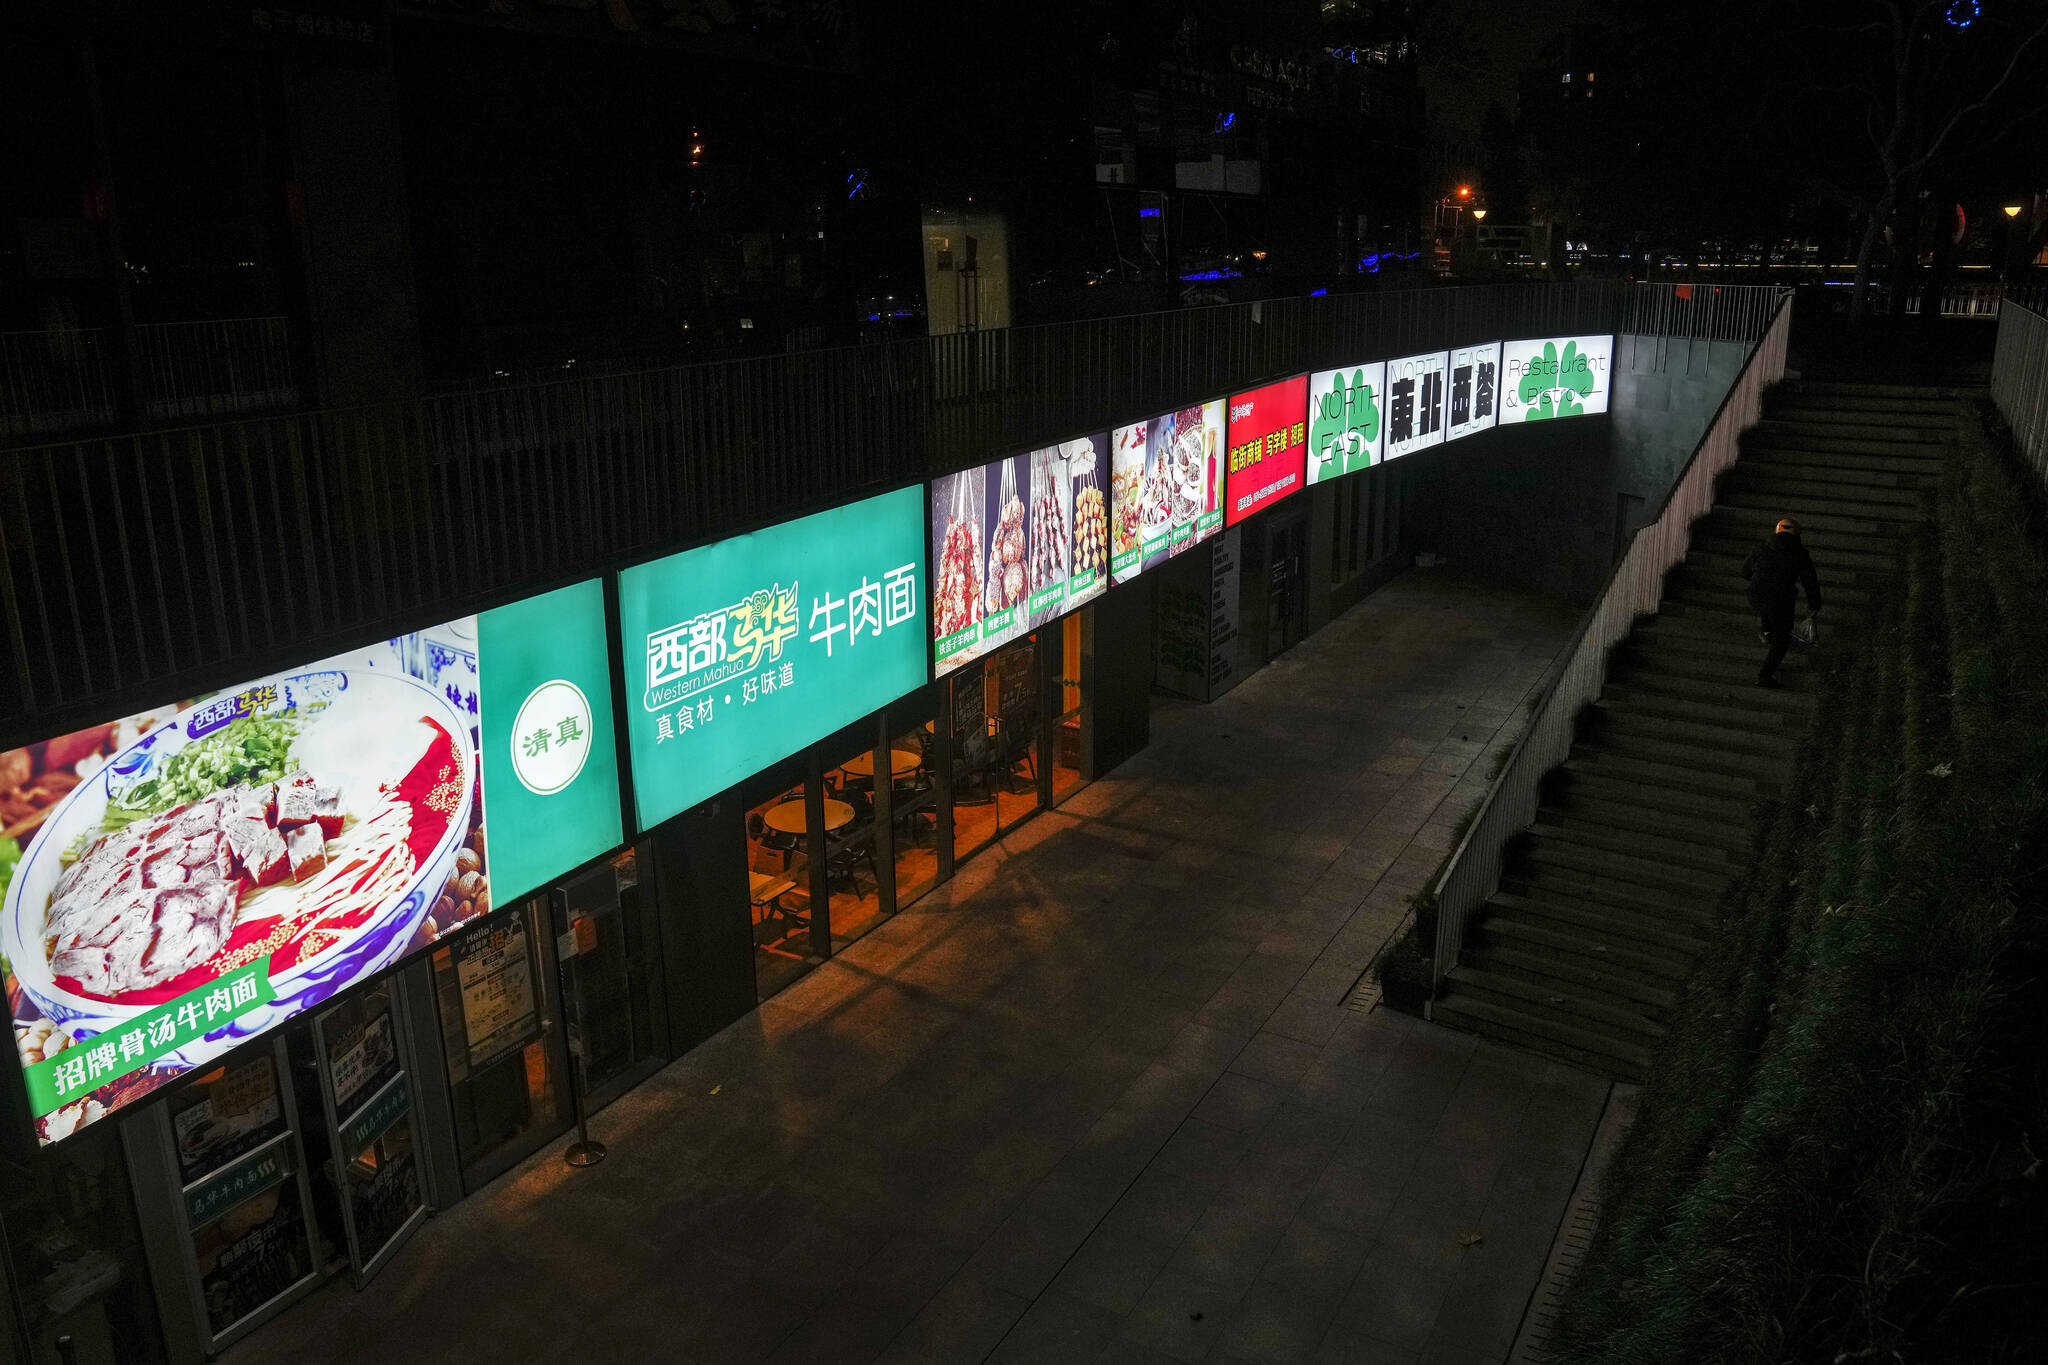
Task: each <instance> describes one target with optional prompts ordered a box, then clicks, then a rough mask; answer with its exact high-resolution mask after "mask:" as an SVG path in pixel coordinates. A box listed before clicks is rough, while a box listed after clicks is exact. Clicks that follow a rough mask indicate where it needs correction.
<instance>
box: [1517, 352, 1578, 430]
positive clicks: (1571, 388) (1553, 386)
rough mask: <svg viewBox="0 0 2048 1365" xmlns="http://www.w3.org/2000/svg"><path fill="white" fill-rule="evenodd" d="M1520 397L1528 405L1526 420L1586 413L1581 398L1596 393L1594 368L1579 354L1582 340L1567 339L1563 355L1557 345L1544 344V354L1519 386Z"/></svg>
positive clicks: (1524, 414) (1574, 415)
mask: <svg viewBox="0 0 2048 1365" xmlns="http://www.w3.org/2000/svg"><path fill="white" fill-rule="evenodd" d="M1518 388H1519V390H1520V395H1521V399H1522V401H1523V402H1524V403H1526V404H1528V405H1529V410H1528V411H1527V412H1525V413H1523V414H1522V420H1523V421H1524V422H1543V421H1548V420H1549V419H1551V418H1553V417H1578V416H1581V415H1583V414H1584V413H1585V411H1586V407H1585V404H1583V403H1581V402H1580V401H1579V400H1580V399H1581V398H1590V397H1591V396H1592V394H1593V367H1592V365H1591V364H1589V363H1588V362H1587V360H1586V359H1585V357H1583V356H1581V355H1580V354H1579V343H1578V342H1576V341H1567V342H1566V343H1565V344H1564V356H1563V357H1562V358H1561V359H1560V357H1559V356H1558V354H1557V344H1556V343H1555V342H1550V341H1546V342H1544V343H1543V357H1542V359H1540V360H1538V361H1536V362H1535V363H1534V364H1532V365H1530V366H1529V368H1528V370H1527V371H1526V372H1525V373H1524V374H1523V375H1522V382H1521V384H1520V385H1519V386H1518Z"/></svg>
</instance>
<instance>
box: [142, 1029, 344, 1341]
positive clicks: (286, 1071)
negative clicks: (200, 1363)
mask: <svg viewBox="0 0 2048 1365" xmlns="http://www.w3.org/2000/svg"><path fill="white" fill-rule="evenodd" d="M298 1116H299V1107H298V1101H297V1096H296V1093H295V1091H294V1090H293V1087H292V1076H291V1068H290V1066H289V1064H288V1062H287V1061H286V1051H285V1039H284V1038H282V1037H278V1038H273V1039H271V1040H270V1041H268V1042H266V1043H262V1044H258V1045H256V1046H254V1047H251V1048H249V1049H245V1050H243V1051H241V1052H238V1053H236V1054H235V1055H234V1056H233V1057H231V1058H230V1059H229V1060H228V1061H227V1062H225V1063H224V1064H222V1065H221V1066H218V1067H215V1068H214V1069H213V1070H211V1071H209V1072H206V1073H204V1074H203V1075H200V1076H198V1077H195V1078H194V1079H193V1080H191V1081H189V1082H187V1083H185V1084H184V1085H182V1086H181V1087H180V1088H179V1089H178V1091H177V1093H176V1094H174V1095H172V1096H171V1097H170V1098H169V1099H168V1100H167V1101H166V1102H165V1103H163V1104H160V1105H155V1106H152V1107H151V1108H149V1109H147V1110H145V1111H144V1112H143V1113H141V1114H138V1115H136V1116H135V1118H134V1119H132V1120H130V1122H129V1124H128V1125H127V1127H126V1128H125V1129H124V1130H123V1135H124V1137H125V1139H126V1141H127V1146H128V1162H129V1168H130V1171H131V1173H132V1175H133V1178H134V1184H135V1191H136V1204H137V1211H138V1212H139V1213H140V1214H141V1216H142V1220H143V1228H144V1234H143V1235H144V1238H145V1240H146V1242H147V1246H148V1251H149V1258H150V1268H151V1278H152V1279H153V1280H154V1281H155V1283H156V1290H157V1299H158V1303H159V1306H160V1307H161V1309H162V1312H163V1315H164V1319H165V1322H166V1324H167V1326H168V1327H169V1328H170V1330H171V1332H172V1334H173V1335H174V1336H175V1337H176V1338H178V1339H179V1341H180V1342H181V1344H182V1346H183V1347H184V1349H183V1350H179V1349H177V1348H174V1351H173V1354H174V1355H191V1356H196V1355H199V1354H206V1355H211V1354H214V1353H216V1352H218V1351H220V1350H222V1349H223V1348H225V1347H226V1346H227V1344H228V1343H229V1342H231V1341H234V1340H235V1339H237V1338H239V1337H241V1336H243V1335H244V1334H246V1333H247V1332H249V1331H250V1330H252V1329H253V1328H255V1327H256V1326H257V1325H259V1324H260V1323H263V1322H265V1321H267V1320H269V1319H270V1318H272V1317H275V1316H276V1315H277V1314H278V1313H279V1312H281V1311H282V1310H283V1309H284V1308H285V1306H286V1305H288V1304H289V1303H291V1302H292V1301H293V1300H295V1299H297V1298H299V1297H300V1296H301V1295H303V1294H305V1293H307V1292H308V1291H310V1290H311V1289H312V1288H313V1287H314V1286H315V1285H317V1284H318V1283H319V1282H320V1280H321V1279H322V1278H323V1277H324V1275H325V1273H326V1259H327V1258H326V1255H325V1254H324V1251H323V1248H322V1245H321V1235H320V1230H319V1225H318V1220H317V1218H316V1217H315V1214H314V1203H315V1201H314V1191H313V1187H312V1185H311V1184H310V1182H309V1179H308V1171H307V1162H306V1158H305V1152H304V1148H303V1146H302V1142H301V1136H302V1134H301V1130H300V1128H299V1125H298V1123H297V1122H296V1120H297V1118H298Z"/></svg>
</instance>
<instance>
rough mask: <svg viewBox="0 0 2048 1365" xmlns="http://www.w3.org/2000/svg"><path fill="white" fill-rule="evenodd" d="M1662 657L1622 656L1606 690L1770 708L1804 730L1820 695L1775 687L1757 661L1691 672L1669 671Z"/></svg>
mask: <svg viewBox="0 0 2048 1365" xmlns="http://www.w3.org/2000/svg"><path fill="white" fill-rule="evenodd" d="M1665 670H1666V665H1664V664H1662V663H1651V664H1645V663H1642V662H1640V661H1638V660H1637V659H1636V658H1635V657H1634V656H1632V655H1631V656H1629V657H1627V658H1626V659H1623V660H1617V661H1616V666H1614V667H1612V668H1610V669H1609V670H1608V683H1607V686H1606V688H1604V689H1603V690H1604V691H1605V692H1607V693H1609V694H1611V695H1613V697H1614V698H1615V700H1617V701H1630V700H1637V699H1641V700H1648V699H1650V698H1653V697H1664V698H1670V699H1673V700H1678V701H1691V702H1696V703H1699V704H1700V705H1703V706H1717V707H1725V708H1732V709H1735V710H1738V711H1741V710H1757V711H1768V712H1770V713H1772V714H1773V715H1777V716H1780V717H1782V718H1783V720H1784V725H1785V728H1786V730H1787V731H1788V732H1792V733H1797V732H1799V731H1803V730H1804V729H1805V727H1806V724H1807V722H1808V721H1809V720H1811V719H1812V717H1813V712H1814V708H1815V707H1816V706H1817V705H1818V704H1819V701H1818V699H1817V698H1816V697H1815V696H1814V694H1813V693H1812V692H1810V691H1807V690H1806V689H1804V688H1801V687H1795V686H1790V685H1788V686H1785V687H1781V688H1779V689H1777V690H1776V691H1772V690H1770V689H1769V688H1763V687H1758V686H1757V685H1756V666H1755V665H1754V664H1750V665H1749V666H1748V667H1746V668H1745V667H1741V666H1737V665H1733V664H1731V665H1730V666H1728V667H1727V669H1726V674H1725V675H1723V674H1721V673H1719V672H1712V671H1709V670H1707V669H1704V668H1701V669H1694V670H1692V671H1690V672H1677V671H1669V672H1667V671H1665Z"/></svg>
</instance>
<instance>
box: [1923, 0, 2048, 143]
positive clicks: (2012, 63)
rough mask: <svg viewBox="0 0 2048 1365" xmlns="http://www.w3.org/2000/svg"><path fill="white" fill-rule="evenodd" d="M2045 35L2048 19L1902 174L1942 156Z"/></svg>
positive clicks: (2013, 53)
mask: <svg viewBox="0 0 2048 1365" xmlns="http://www.w3.org/2000/svg"><path fill="white" fill-rule="evenodd" d="M2044 35H2048V19H2044V20H2042V21H2041V23H2040V24H2039V25H2038V26H2037V27H2036V28H2035V29H2034V31H2033V32H2032V33H2029V34H2028V35H2027V36H2026V37H2025V38H2023V39H2021V40H2020V45H2019V46H2018V47H2016V48H2014V49H2013V50H2012V57H2011V58H2010V59H2009V60H2007V62H2006V64H2005V70H2004V71H2002V72H2000V73H1999V77H1998V79H1997V81H1995V82H1994V83H1993V84H1992V86H1991V88H1990V89H1989V90H1986V91H1985V92H1984V93H1983V94H1982V95H1981V96H1979V97H1978V98H1977V99H1975V100H1973V101H1971V102H1970V103H1969V104H1966V105H1964V106H1963V107H1962V108H1960V109H1958V110H1956V111H1955V113H1954V114H1952V115H1950V117H1949V120H1948V122H1947V123H1946V124H1944V125H1942V129H1941V131H1940V132H1939V133H1937V134H1935V137H1934V141H1933V142H1932V143H1930V144H1929V145H1928V148H1927V150H1926V151H1925V152H1923V153H1921V155H1920V157H1919V158H1918V159H1917V160H1915V161H1912V162H1910V163H1908V165H1907V166H1906V167H1905V168H1904V169H1903V170H1902V171H1901V174H1904V173H1905V171H1918V170H1920V169H1921V168H1922V167H1924V166H1926V165H1927V163H1928V162H1930V161H1932V160H1933V159H1934V158H1935V157H1936V156H1938V155H1940V153H1941V149H1942V145H1943V144H1944V143H1946V142H1947V141H1948V140H1949V138H1950V136H1951V135H1953V134H1954V132H1955V131H1956V128H1957V127H1958V126H1959V125H1961V124H1962V122H1963V121H1964V120H1965V119H1968V118H1970V117H1971V116H1972V115H1975V114H1977V113H1980V112H1982V111H1983V110H1984V109H1985V108H1986V107H1987V106H1988V105H1990V103H1991V101H1992V100H1994V99H1996V98H1998V92H1999V91H2001V90H2003V89H2004V88H2005V84H2006V82H2007V81H2009V80H2011V79H2012V75H2013V72H2014V71H2016V70H2018V69H2019V64H2020V58H2022V57H2024V56H2026V55H2027V49H2028V48H2030V47H2032V46H2033V45H2034V42H2035V40H2036V39H2039V38H2041V37H2042V36H2044Z"/></svg>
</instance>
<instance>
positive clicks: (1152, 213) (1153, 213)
mask: <svg viewBox="0 0 2048 1365" xmlns="http://www.w3.org/2000/svg"><path fill="white" fill-rule="evenodd" d="M1138 216H1139V217H1140V218H1157V217H1158V216H1159V210H1158V209H1156V208H1149V209H1139V210H1138Z"/></svg>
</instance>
